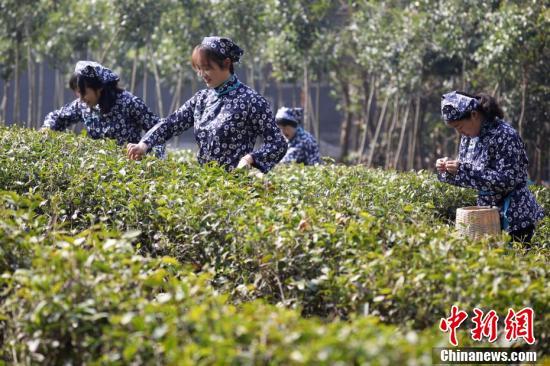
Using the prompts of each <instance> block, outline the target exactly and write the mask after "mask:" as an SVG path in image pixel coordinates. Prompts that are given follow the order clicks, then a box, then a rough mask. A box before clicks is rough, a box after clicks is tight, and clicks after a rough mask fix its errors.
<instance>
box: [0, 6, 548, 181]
mask: <svg viewBox="0 0 550 366" xmlns="http://www.w3.org/2000/svg"><path fill="white" fill-rule="evenodd" d="M549 23H550V12H549V10H548V8H547V7H545V6H544V2H540V1H499V0H495V1H491V2H479V1H474V0H461V1H458V0H438V1H436V0H418V1H396V0H392V1H344V0H341V1H328V0H266V1H262V2H258V1H255V0H254V1H253V0H240V1H234V0H231V1H230V0H221V1H220V0H202V1H199V0H143V1H139V2H136V1H131V0H117V1H114V0H96V1H76V0H61V1H59V0H57V1H54V0H34V1H31V0H25V1H16V0H0V79H1V80H2V81H1V82H0V121H4V122H5V123H8V124H10V123H13V122H14V121H16V122H17V123H20V124H24V125H27V126H29V127H34V126H37V125H38V124H39V123H40V122H41V120H42V118H43V114H44V112H45V111H46V110H51V109H52V108H54V107H58V106H60V105H61V104H62V103H63V101H68V100H69V99H70V97H71V95H70V93H69V92H68V91H67V90H66V87H65V84H66V80H67V75H69V73H70V70H71V69H72V68H73V67H74V63H75V62H76V61H77V60H79V59H93V60H96V61H99V62H102V63H104V64H106V65H108V66H110V67H112V68H113V69H114V70H115V71H116V72H118V73H119V74H120V75H121V78H122V80H123V81H124V84H125V87H126V88H127V89H129V90H132V91H134V92H135V93H136V94H137V95H139V96H142V97H143V98H145V99H146V101H147V103H148V104H149V105H150V106H151V107H152V108H153V110H155V111H162V112H161V113H160V114H161V115H166V114H167V113H169V112H170V111H172V110H174V109H175V108H177V106H179V105H181V104H182V102H183V101H184V100H185V99H186V98H187V97H189V96H190V95H191V92H192V91H193V90H197V89H198V88H199V87H202V85H201V83H200V82H199V81H198V80H197V79H196V77H195V76H194V75H193V71H192V70H191V68H190V65H189V55H190V53H191V51H192V48H193V46H194V45H196V44H198V43H199V42H200V40H201V39H202V37H203V36H205V35H213V34H218V35H220V34H223V35H226V36H229V37H232V38H233V39H235V41H237V42H238V43H239V44H240V45H241V46H242V47H243V48H244V49H245V52H246V53H245V56H244V58H243V62H242V65H240V67H239V69H238V73H239V75H240V76H241V77H242V78H243V79H244V80H246V82H247V83H248V84H249V85H251V86H253V87H254V88H256V89H257V90H259V91H260V92H261V93H264V94H266V96H267V97H268V98H269V99H270V100H271V101H272V103H273V105H274V107H275V108H276V107H278V106H280V105H282V104H283V103H284V104H290V105H298V104H299V105H301V106H303V107H304V108H305V123H304V124H305V128H306V129H308V130H310V131H311V132H312V133H314V134H315V135H316V136H317V137H322V139H323V140H327V141H329V142H333V143H336V144H338V145H339V151H336V156H337V158H338V160H340V161H345V162H349V163H363V164H366V165H368V166H380V167H383V168H395V169H423V168H424V169H426V168H427V169H432V166H433V162H434V160H435V159H436V158H437V157H440V156H445V155H448V156H453V155H454V154H455V153H456V149H457V142H458V138H457V136H456V134H455V133H454V132H453V131H452V130H450V129H449V128H447V127H446V126H445V125H444V124H443V123H442V121H441V117H440V115H439V101H440V96H441V94H442V93H444V92H447V91H449V90H453V89H460V90H465V91H469V92H472V93H473V92H477V91H486V92H489V93H490V94H492V95H494V96H495V97H496V98H497V99H498V100H499V102H500V103H501V105H502V106H503V108H504V110H505V114H506V118H507V120H508V121H509V122H510V123H511V124H512V125H513V126H514V127H515V128H517V129H518V131H519V132H520V134H521V136H522V138H523V139H524V141H525V143H526V146H527V151H528V154H529V158H530V174H531V178H533V179H536V180H537V181H541V180H547V181H548V180H549V179H550V178H549V177H550V161H549V153H550V148H549V147H548V141H549V137H550V123H549V115H550V111H549V108H548V106H549V105H550V103H549V102H550V100H549V98H550V97H549V96H550V90H549V89H550V86H549V85H550V83H549V75H550V63H549V62H548V60H549V56H550V55H549V52H550V51H549V47H548V29H550V27H549V25H550V24H549ZM25 75H33V77H32V78H31V83H28V82H27V81H26V77H25ZM319 85H320V87H318V86H319ZM329 94H330V96H331V98H330V99H329V98H328V97H327V95H329ZM159 95H161V96H162V97H159ZM27 96H31V103H28V100H29V99H28V97H27ZM29 115H30V116H31V117H32V118H29V117H28V116H29ZM334 119H337V121H335V120H334ZM187 138H190V134H189V135H187Z"/></svg>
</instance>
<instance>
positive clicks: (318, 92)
mask: <svg viewBox="0 0 550 366" xmlns="http://www.w3.org/2000/svg"><path fill="white" fill-rule="evenodd" d="M320 99H321V86H320V85H319V79H317V83H316V84H315V133H316V134H315V138H316V139H317V144H319V147H320V146H321V121H320V117H319V100H320ZM311 110H313V108H311Z"/></svg>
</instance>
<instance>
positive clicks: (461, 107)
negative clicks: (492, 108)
mask: <svg viewBox="0 0 550 366" xmlns="http://www.w3.org/2000/svg"><path fill="white" fill-rule="evenodd" d="M478 108H479V100H478V99H476V98H472V97H469V96H467V95H464V94H460V93H459V92H457V91H452V92H450V93H447V94H443V96H442V97H441V115H442V116H443V119H444V120H445V123H449V122H453V121H458V120H461V119H463V118H464V117H466V116H467V115H468V114H469V113H470V112H472V111H475V110H477V109H478Z"/></svg>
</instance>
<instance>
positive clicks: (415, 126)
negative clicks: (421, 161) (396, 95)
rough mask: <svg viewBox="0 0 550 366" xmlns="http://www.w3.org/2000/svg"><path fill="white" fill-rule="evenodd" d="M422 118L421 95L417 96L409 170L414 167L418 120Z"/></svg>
mask: <svg viewBox="0 0 550 366" xmlns="http://www.w3.org/2000/svg"><path fill="white" fill-rule="evenodd" d="M419 118H420V96H418V95H417V96H416V100H415V110H414V125H413V130H412V135H411V139H410V142H411V143H410V144H409V152H408V154H407V155H408V156H407V170H411V169H414V154H415V150H416V134H417V130H418V120H419Z"/></svg>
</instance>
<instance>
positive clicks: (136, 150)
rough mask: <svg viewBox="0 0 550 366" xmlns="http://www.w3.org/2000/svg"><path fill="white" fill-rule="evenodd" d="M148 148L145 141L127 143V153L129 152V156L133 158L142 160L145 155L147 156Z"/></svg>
mask: <svg viewBox="0 0 550 366" xmlns="http://www.w3.org/2000/svg"><path fill="white" fill-rule="evenodd" d="M148 149H149V146H147V144H146V143H145V142H140V143H138V144H128V145H126V153H127V154H128V158H130V159H132V160H140V159H141V158H142V157H143V156H145V154H147V150H148Z"/></svg>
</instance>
